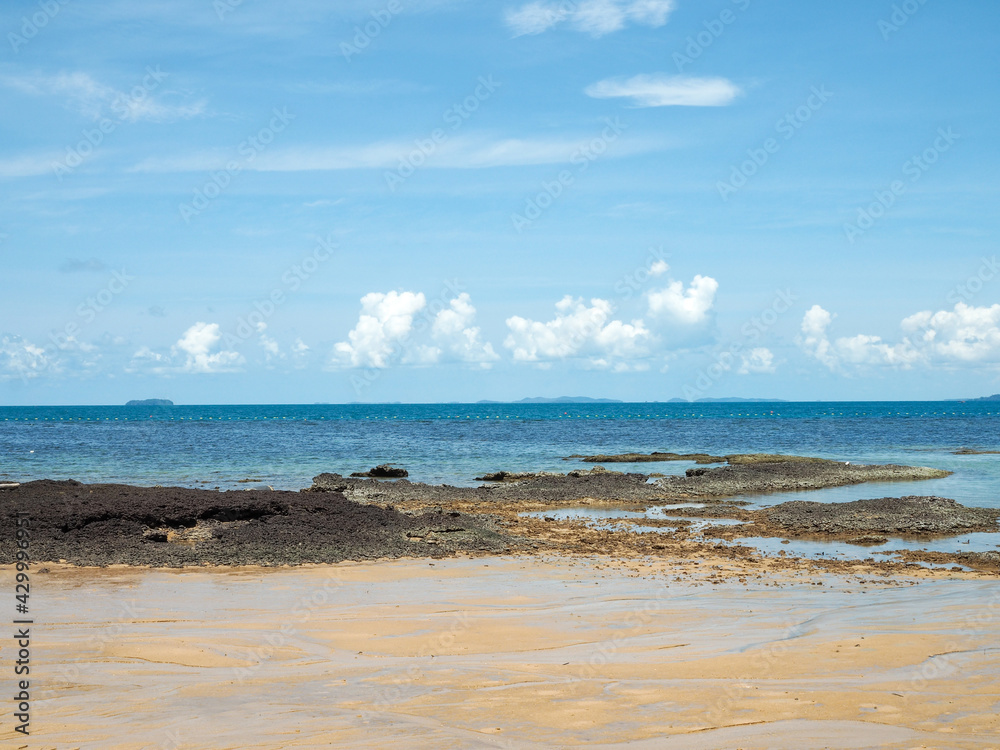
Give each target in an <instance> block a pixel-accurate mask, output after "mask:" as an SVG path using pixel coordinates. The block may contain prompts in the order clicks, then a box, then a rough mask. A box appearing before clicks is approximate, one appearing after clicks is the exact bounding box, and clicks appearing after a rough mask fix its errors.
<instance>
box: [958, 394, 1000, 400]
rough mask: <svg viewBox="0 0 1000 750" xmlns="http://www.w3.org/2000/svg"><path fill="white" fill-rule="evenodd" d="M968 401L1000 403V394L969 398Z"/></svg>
mask: <svg viewBox="0 0 1000 750" xmlns="http://www.w3.org/2000/svg"><path fill="white" fill-rule="evenodd" d="M965 400H966V401H1000V393H994V394H993V395H992V396H980V397H979V398H967V399H965Z"/></svg>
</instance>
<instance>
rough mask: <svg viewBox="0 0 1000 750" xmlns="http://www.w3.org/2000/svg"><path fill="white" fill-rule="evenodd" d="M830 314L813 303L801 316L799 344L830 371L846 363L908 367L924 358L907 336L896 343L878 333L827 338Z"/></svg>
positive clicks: (843, 366)
mask: <svg viewBox="0 0 1000 750" xmlns="http://www.w3.org/2000/svg"><path fill="white" fill-rule="evenodd" d="M833 317H834V316H833V315H831V314H830V313H829V312H828V311H827V310H824V309H823V308H822V307H820V306H819V305H813V306H812V307H811V308H809V309H808V310H807V311H806V313H805V315H804V316H803V317H802V336H801V337H800V338H799V340H798V343H799V346H801V347H802V349H803V350H804V351H805V352H806V354H808V355H809V356H811V357H813V358H814V359H816V360H817V361H819V362H820V363H821V364H822V365H824V366H825V367H827V368H829V369H830V370H832V371H843V370H844V368H845V366H846V365H853V366H855V367H863V366H888V367H898V368H901V369H907V370H908V369H910V368H911V367H913V365H915V364H917V363H919V362H921V361H922V360H924V353H923V352H921V351H920V350H918V349H917V348H916V347H914V345H913V344H912V342H911V341H910V340H909V339H908V338H904V339H903V340H902V341H901V342H899V343H898V344H887V343H885V342H883V341H882V338H881V337H880V336H869V335H866V334H858V335H857V336H850V337H846V336H845V337H841V338H838V339H836V340H835V341H832V342H831V341H830V339H829V336H828V329H829V327H830V324H831V323H832V322H833Z"/></svg>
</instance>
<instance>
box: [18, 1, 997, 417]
mask: <svg viewBox="0 0 1000 750" xmlns="http://www.w3.org/2000/svg"><path fill="white" fill-rule="evenodd" d="M998 22H1000V6H997V5H996V4H995V3H992V2H987V1H986V0H953V1H952V2H948V3H945V2H943V1H942V0H925V1H924V2H921V1H920V0H907V2H896V3H892V2H872V1H871V0H865V1H864V2H862V1H861V0H845V2H840V3H797V4H791V3H778V2H774V1H773V0H772V1H771V2H768V1H767V0H717V1H713V2H697V3H695V2H685V0H676V2H670V1H668V0H566V1H565V2H547V1H545V0H542V1H539V2H530V3H523V2H509V3H492V2H478V3H473V2H466V1H463V0H390V1H389V2H383V1H382V0H372V1H370V2H369V1H368V0H345V1H344V2H338V3H325V2H307V1H305V0H301V1H299V2H294V1H293V2H288V3H283V4H281V5H280V7H279V6H276V5H274V4H271V3H264V2H261V1H260V0H243V1H242V2H239V0H216V1H215V2H213V0H180V1H177V2H143V3H132V2H117V1H115V0H111V1H109V2H103V3H98V4H87V3H82V2H76V1H75V0H66V1H65V2H62V1H61V0H49V1H48V2H44V1H43V2H21V1H20V0H16V1H12V2H8V3H5V4H4V8H3V11H2V14H0V33H2V37H3V38H2V39H0V50H2V51H0V108H2V109H0V111H2V118H0V190H2V191H3V200H2V203H0V257H2V259H3V270H4V280H5V284H4V294H3V295H2V296H0V403H8V404H75V403H119V402H122V401H124V400H126V399H129V398H143V397H166V398H172V399H174V400H175V401H177V402H178V403H255V402H262V403H286V402H305V403H309V402H315V401H329V402H347V401H467V400H478V399H498V400H506V399H517V398H521V397H523V396H533V395H547V396H557V395H566V394H569V395H590V396H600V397H609V398H619V399H625V400H657V399H660V400H665V399H668V398H672V397H688V398H697V397H720V396H733V395H736V396H746V397H752V396H768V397H778V398H786V399H934V398H950V397H966V396H974V395H981V394H987V393H993V392H997V391H1000V377H998V373H1000V370H998V366H1000V304H998V302H1000V300H998V291H1000V264H998V263H997V260H996V257H997V242H996V238H997V230H998V212H997V210H996V205H997V197H998V196H997V193H998V190H997V173H998V167H1000V149H998V142H997V137H996V123H997V122H998V120H1000V117H998V114H1000V113H998V112H997V109H998V97H997V88H998V84H997V81H998V80H1000V75H998V74H1000V70H998V68H1000V57H998V56H997V54H996V49H997V44H998V39H997V29H998V28H1000V24H998Z"/></svg>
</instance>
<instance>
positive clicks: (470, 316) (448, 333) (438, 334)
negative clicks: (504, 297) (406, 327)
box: [431, 292, 500, 368]
mask: <svg viewBox="0 0 1000 750" xmlns="http://www.w3.org/2000/svg"><path fill="white" fill-rule="evenodd" d="M475 318H476V308H475V307H473V306H472V302H471V300H470V298H469V295H468V293H466V292H462V293H460V294H459V295H458V296H457V297H455V298H454V299H453V300H451V302H450V303H449V306H448V309H446V310H441V312H439V313H438V314H437V315H436V316H435V317H434V323H433V325H432V326H431V337H432V338H433V339H434V341H435V343H436V344H438V346H439V347H440V348H439V349H438V356H440V354H441V353H442V351H443V352H444V353H447V354H450V355H452V356H454V357H455V358H457V359H458V360H459V361H461V362H473V363H478V364H479V365H480V366H482V367H483V368H489V367H491V366H492V363H493V362H494V361H496V360H497V359H499V358H500V356H499V355H498V354H497V353H496V352H495V351H494V350H493V345H492V344H490V343H489V342H483V341H482V340H481V339H480V332H479V328H478V327H476V326H473V325H472V323H473V322H474V321H475Z"/></svg>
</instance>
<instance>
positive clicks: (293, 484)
mask: <svg viewBox="0 0 1000 750" xmlns="http://www.w3.org/2000/svg"><path fill="white" fill-rule="evenodd" d="M961 447H971V448H977V449H993V450H997V449H1000V403H995V402H994V403H991V402H970V403H961V402H926V401H922V402H858V403H847V402H834V403H817V402H809V403H760V404H662V403H660V404H656V403H644V404H595V405H575V404H544V405H534V404H533V405H524V404H394V405H315V406H303V405H294V406H281V405H274V406H174V407H124V406H93V407H83V406H75V407H51V406H46V407H0V479H4V480H8V481H21V482H23V481H28V480H32V479H40V478H58V479H67V478H72V479H78V480H80V481H84V482H127V483H131V484H145V485H152V484H163V485H168V484H169V485H182V486H200V487H204V486H207V487H216V486H217V487H221V488H223V489H225V488H232V487H246V486H247V484H245V483H239V480H242V479H254V480H259V481H260V482H262V483H265V484H270V485H272V486H274V487H275V488H276V489H301V488H303V487H307V486H309V484H310V483H311V479H312V477H313V476H315V475H316V474H319V473H320V472H324V471H332V472H339V473H342V474H347V473H350V472H352V471H362V470H365V469H368V468H370V467H371V466H374V465H375V464H379V463H387V462H388V463H395V464H398V465H400V466H403V467H405V468H407V469H408V470H409V471H410V478H411V479H413V480H415V481H426V482H435V483H438V482H446V483H449V484H455V485H471V484H475V482H474V481H473V480H474V477H476V476H478V475H480V474H481V473H482V472H486V471H496V470H498V469H509V470H552V471H568V470H569V469H571V468H574V467H578V466H581V464H578V463H577V462H576V461H564V460H562V459H563V457H565V456H569V455H570V454H574V453H583V454H587V453H623V452H629V451H637V452H650V451H674V452H678V453H689V452H709V453H717V454H726V453H749V452H775V453H779V452H780V453H794V454H803V455H811V456H823V457H827V458H834V459H839V460H843V461H853V462H871V463H874V462H878V463H885V462H893V463H904V464H915V465H922V466H935V467H939V468H942V469H949V470H951V471H954V472H955V474H954V476H951V477H948V478H946V479H941V480H932V481H928V482H919V483H901V484H874V485H864V486H861V487H851V488H836V489H833V490H823V491H821V492H819V493H809V495H810V498H809V499H816V500H819V499H823V500H855V499H858V498H862V497H883V496H886V495H899V494H937V495H943V496H945V497H952V498H954V499H956V500H959V501H960V502H963V503H968V504H975V505H986V506H992V507H1000V492H998V490H1000V455H971V456H969V455H966V456H957V455H954V454H953V451H955V450H957V449H958V448H961ZM690 465H691V464H687V463H667V464H640V465H632V464H621V465H616V466H614V467H610V468H616V469H621V470H639V471H644V472H648V471H662V472H665V473H682V472H683V471H684V469H686V468H688V467H689V466H690ZM783 499H787V498H780V499H778V498H770V499H769V500H768V502H769V503H770V502H771V500H774V501H780V500H783Z"/></svg>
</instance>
